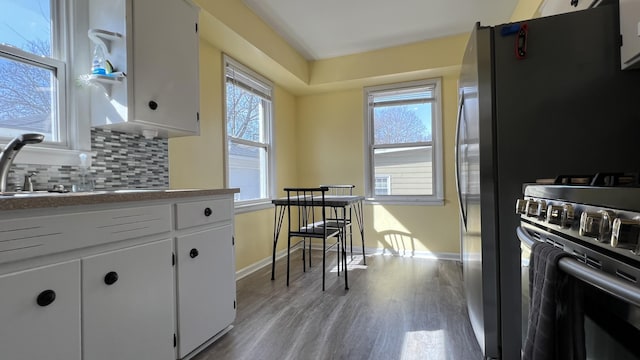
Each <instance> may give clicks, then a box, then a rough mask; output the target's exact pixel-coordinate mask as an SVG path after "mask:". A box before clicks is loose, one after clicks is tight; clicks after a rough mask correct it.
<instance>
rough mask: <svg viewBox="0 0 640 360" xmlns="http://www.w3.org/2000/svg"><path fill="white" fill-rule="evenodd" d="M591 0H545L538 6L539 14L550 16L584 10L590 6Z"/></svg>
mask: <svg viewBox="0 0 640 360" xmlns="http://www.w3.org/2000/svg"><path fill="white" fill-rule="evenodd" d="M593 2H594V1H593V0H545V1H543V2H542V5H541V6H540V15H541V16H551V15H557V14H563V13H568V12H572V11H578V10H584V9H587V8H589V7H590V6H591V4H592V3H593Z"/></svg>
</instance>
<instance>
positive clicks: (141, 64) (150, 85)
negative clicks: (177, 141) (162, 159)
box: [89, 0, 200, 137]
mask: <svg viewBox="0 0 640 360" xmlns="http://www.w3.org/2000/svg"><path fill="white" fill-rule="evenodd" d="M89 12H90V16H89V26H90V30H89V31H90V36H89V37H90V38H91V40H92V47H95V46H100V45H96V44H100V43H104V44H105V45H106V46H104V47H103V49H104V51H103V52H105V58H106V59H107V60H109V62H110V63H111V64H112V65H113V71H114V74H117V73H123V74H124V75H123V76H93V77H94V79H93V80H92V81H93V82H94V83H96V84H98V85H100V86H97V87H96V89H94V90H93V91H92V95H91V119H92V125H93V126H98V127H107V128H111V129H114V130H119V131H125V132H134V133H141V134H143V135H147V136H160V137H174V136H187V135H197V134H199V128H200V126H199V107H200V95H199V89H200V87H199V72H198V64H199V60H198V56H199V55H198V52H199V50H198V49H199V43H198V41H199V40H198V32H197V28H198V8H197V7H196V6H195V5H193V4H192V3H191V2H190V1H187V0H113V1H98V0H90V10H89ZM92 53H93V49H92Z"/></svg>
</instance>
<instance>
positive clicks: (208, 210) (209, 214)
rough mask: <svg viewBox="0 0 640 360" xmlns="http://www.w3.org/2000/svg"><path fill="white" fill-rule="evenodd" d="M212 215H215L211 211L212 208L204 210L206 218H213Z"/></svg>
mask: <svg viewBox="0 0 640 360" xmlns="http://www.w3.org/2000/svg"><path fill="white" fill-rule="evenodd" d="M211 214H213V211H211V208H205V209H204V216H207V217H209V216H211Z"/></svg>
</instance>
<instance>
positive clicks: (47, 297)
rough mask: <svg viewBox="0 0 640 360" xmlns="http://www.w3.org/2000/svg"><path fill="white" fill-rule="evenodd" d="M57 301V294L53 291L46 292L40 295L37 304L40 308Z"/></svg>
mask: <svg viewBox="0 0 640 360" xmlns="http://www.w3.org/2000/svg"><path fill="white" fill-rule="evenodd" d="M55 299H56V292H55V291H53V290H45V291H43V292H41V293H40V294H39V295H38V299H37V300H36V302H37V303H38V305H40V306H48V305H50V304H51V303H52V302H53V301H54V300H55Z"/></svg>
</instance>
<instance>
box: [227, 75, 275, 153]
mask: <svg viewBox="0 0 640 360" xmlns="http://www.w3.org/2000/svg"><path fill="white" fill-rule="evenodd" d="M265 105H266V100H263V99H262V98H261V97H259V96H257V95H255V94H253V93H250V92H248V91H247V90H245V89H244V88H242V87H241V86H238V85H235V84H233V83H232V82H230V81H229V82H227V134H228V135H229V136H231V137H234V138H238V139H244V140H250V141H255V142H263V141H264V140H263V139H264V127H263V124H264V121H263V120H264V111H265Z"/></svg>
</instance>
